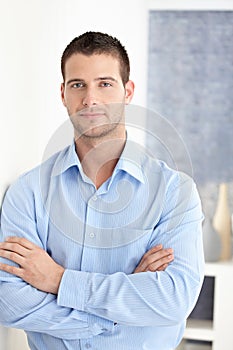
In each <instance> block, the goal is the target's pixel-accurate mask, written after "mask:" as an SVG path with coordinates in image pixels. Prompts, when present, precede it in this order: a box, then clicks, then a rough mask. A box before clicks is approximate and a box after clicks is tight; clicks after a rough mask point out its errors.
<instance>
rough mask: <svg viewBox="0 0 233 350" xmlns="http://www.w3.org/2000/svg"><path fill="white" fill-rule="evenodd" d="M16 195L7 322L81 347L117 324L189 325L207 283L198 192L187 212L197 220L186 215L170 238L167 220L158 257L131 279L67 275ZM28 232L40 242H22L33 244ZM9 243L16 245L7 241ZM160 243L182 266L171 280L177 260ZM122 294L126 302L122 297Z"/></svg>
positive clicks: (2, 288) (1, 294)
mask: <svg viewBox="0 0 233 350" xmlns="http://www.w3.org/2000/svg"><path fill="white" fill-rule="evenodd" d="M13 192H14V191H13V190H12V191H10V192H9V193H8V195H7V196H6V199H5V202H4V206H3V216H2V241H3V242H2V243H1V247H0V255H1V256H2V257H3V259H2V263H1V265H0V269H1V272H0V300H1V303H0V322H2V323H4V324H5V325H6V326H11V327H16V328H23V329H25V330H28V331H36V332H40V333H46V334H49V335H52V336H55V337H58V338H62V339H77V338H88V337H91V336H94V335H97V334H101V333H103V332H105V331H106V330H109V331H111V329H112V327H113V324H114V321H115V322H118V323H122V324H127V325H131V326H150V325H153V326H155V327H156V326H157V325H168V326H169V325H173V324H177V323H179V322H181V321H183V320H184V319H185V317H186V316H187V315H188V313H189V312H190V311H191V308H192V307H193V305H194V303H195V300H196V298H197V296H198V293H199V290H200V286H201V282H202V278H203V271H202V269H203V266H202V265H203V257H202V255H201V254H202V249H201V239H202V238H201V221H202V214H201V210H200V204H199V200H198V197H197V196H196V192H195V189H194V193H193V197H194V198H193V200H192V202H191V203H190V206H189V208H187V212H188V213H189V215H187V216H186V215H184V218H183V221H182V223H181V224H180V225H179V226H177V227H176V228H175V229H174V230H172V232H170V233H169V236H168V235H165V234H164V232H166V227H167V225H166V215H168V214H166V213H164V217H163V221H161V224H160V225H159V227H158V230H157V232H156V235H155V237H156V239H154V240H152V241H151V243H150V244H151V246H150V250H149V251H148V252H147V253H146V254H145V255H144V256H143V257H142V259H141V261H140V263H139V265H138V266H137V267H135V270H134V271H133V273H132V274H130V275H126V274H125V273H123V272H118V273H114V274H112V275H104V274H100V273H88V272H83V271H75V270H69V269H66V270H64V268H63V267H62V266H60V265H58V264H57V263H56V262H55V261H54V260H53V259H51V257H50V256H49V255H48V254H47V253H46V251H45V250H44V249H43V245H42V244H41V242H40V240H39V239H38V234H37V229H36V224H35V222H34V221H33V220H32V217H30V215H29V214H28V215H26V214H25V213H26V212H27V210H28V209H25V208H23V207H22V205H25V204H22V203H25V201H27V198H22V196H21V197H20V195H19V200H18V201H15V200H14V203H13V201H12V198H11V196H12V195H13V194H14V193H13ZM18 194H19V192H18ZM28 196H29V194H28ZM26 197H27V195H26ZM168 200H169V199H168ZM29 201H30V200H29ZM30 204H31V203H30ZM28 207H30V206H29V205H28ZM10 209H11V210H12V209H14V210H17V214H18V215H17V217H19V216H21V217H22V218H23V220H21V221H17V220H16V218H15V217H14V216H10V215H9V214H8V213H10V212H11V210H10ZM22 221H24V222H26V223H27V226H25V225H22V224H21V222H22ZM26 227H27V230H28V232H29V234H30V237H31V241H32V242H29V241H28V240H26V239H24V238H19V237H15V233H16V232H17V230H18V231H19V236H21V237H26V235H25V232H26ZM187 232H188V237H187ZM8 235H10V236H11V238H9V239H8V240H6V237H7V236H8ZM188 241H191V244H188V243H187V242H188ZM158 242H161V245H162V246H165V247H169V246H170V247H173V248H174V251H175V260H174V262H173V263H172V264H171V265H170V266H169V267H168V268H167V269H166V270H165V271H164V272H163V271H162V272H161V271H160V270H163V269H164V268H166V266H167V264H168V263H169V262H170V261H171V260H172V259H173V253H172V251H171V250H166V249H165V250H163V249H162V246H157V244H158ZM187 248H188V249H187ZM4 259H9V261H8V262H6V261H5V260H4ZM154 271H156V272H154ZM142 272H144V273H142ZM119 290H121V296H120V297H117V295H118V292H119ZM25 298H26V299H25ZM103 300H104V303H105V304H104V305H103ZM126 301H127V302H126Z"/></svg>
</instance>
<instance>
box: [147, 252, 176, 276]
mask: <svg viewBox="0 0 233 350" xmlns="http://www.w3.org/2000/svg"><path fill="white" fill-rule="evenodd" d="M173 260H174V255H173V254H169V255H167V256H165V257H164V258H162V259H160V260H157V261H155V262H154V263H152V264H150V265H149V266H148V267H147V271H152V272H155V271H158V269H159V268H161V267H162V266H163V265H165V264H169V263H170V262H171V261H173Z"/></svg>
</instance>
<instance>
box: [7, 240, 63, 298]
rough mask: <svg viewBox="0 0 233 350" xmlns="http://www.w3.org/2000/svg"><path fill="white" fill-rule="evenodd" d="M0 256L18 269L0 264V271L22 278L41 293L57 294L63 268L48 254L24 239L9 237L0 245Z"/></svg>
mask: <svg viewBox="0 0 233 350" xmlns="http://www.w3.org/2000/svg"><path fill="white" fill-rule="evenodd" d="M0 256H1V257H3V258H6V259H9V260H11V261H13V262H15V263H16V264H18V265H19V267H16V266H11V265H7V264H0V269H1V270H3V271H5V272H8V273H11V274H13V275H16V276H18V277H20V278H22V279H23V280H24V281H25V282H27V283H29V284H30V285H31V286H33V287H35V288H37V289H39V290H42V291H43V292H47V293H53V294H57V292H58V288H59V285H60V282H61V278H62V275H63V273H64V271H65V270H64V268H63V267H62V266H60V265H58V264H57V263H56V262H55V261H54V260H53V259H52V258H51V257H50V256H49V255H48V253H47V252H46V251H45V250H43V249H41V248H40V247H38V246H36V245H35V244H33V243H31V242H30V241H28V240H27V239H25V238H19V237H9V238H7V239H6V241H5V242H3V243H0Z"/></svg>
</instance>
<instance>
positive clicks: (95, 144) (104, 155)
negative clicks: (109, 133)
mask: <svg viewBox="0 0 233 350" xmlns="http://www.w3.org/2000/svg"><path fill="white" fill-rule="evenodd" d="M125 142H126V136H125V130H124V132H123V133H122V134H121V135H119V136H118V137H114V138H109V139H107V138H104V139H101V138H93V139H91V138H85V137H84V138H82V137H80V138H77V139H76V140H75V145H76V153H77V154H78V156H79V159H80V161H81V164H82V168H83V171H84V173H85V174H86V175H87V176H88V177H89V178H90V179H91V180H92V181H93V183H94V184H95V186H96V188H99V187H100V186H101V185H102V184H103V183H104V182H105V181H106V180H107V179H108V178H109V177H111V175H112V173H113V171H114V169H115V166H116V164H117V162H118V159H119V158H120V155H121V153H122V151H123V148H124V146H125Z"/></svg>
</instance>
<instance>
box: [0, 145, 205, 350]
mask: <svg viewBox="0 0 233 350" xmlns="http://www.w3.org/2000/svg"><path fill="white" fill-rule="evenodd" d="M202 219H203V215H202V210H201V204H200V199H199V196H198V193H197V190H196V186H195V184H194V183H193V181H192V180H191V178H189V177H188V176H187V175H185V174H183V173H179V172H177V171H174V170H172V169H170V168H168V167H167V166H166V164H164V163H163V162H161V161H158V160H155V159H153V158H151V157H150V156H148V155H147V154H146V152H144V150H143V149H142V148H141V147H140V146H138V145H136V144H135V143H134V142H132V141H129V140H128V141H127V143H126V146H125V148H124V151H123V153H122V155H121V158H120V159H119V161H118V163H117V166H116V168H115V170H114V173H113V175H112V176H111V178H109V179H108V180H107V181H106V182H105V183H103V185H102V186H101V187H100V188H99V189H98V190H96V188H95V186H94V184H93V183H92V181H91V180H90V179H89V178H88V177H87V176H86V175H85V174H84V172H83V170H82V166H81V164H80V161H79V159H78V157H77V155H76V152H75V147H74V145H71V146H69V147H67V148H65V149H64V150H63V151H61V152H59V153H57V154H55V155H54V156H52V157H51V158H49V159H48V160H47V161H46V162H44V163H43V164H42V165H41V166H38V167H37V168H35V169H33V170H31V171H29V172H28V173H26V174H24V175H22V176H21V177H20V178H19V179H18V180H17V181H16V182H15V183H14V184H13V185H12V186H11V187H10V189H9V190H8V192H7V194H6V196H5V199H4V203H3V206H2V213H1V240H4V239H5V237H7V236H10V235H18V236H22V237H25V238H27V239H29V240H30V241H32V242H34V243H35V244H37V245H39V246H40V247H42V248H43V249H45V250H46V251H47V252H48V253H49V254H50V255H51V256H52V258H53V259H54V260H55V261H56V262H57V263H59V264H60V265H62V266H63V267H65V269H66V270H65V273H64V275H63V278H62V281H61V284H60V288H59V292H58V295H57V296H56V295H53V294H48V293H44V292H42V291H39V290H37V289H35V288H33V287H31V286H30V285H28V284H27V283H26V282H24V281H23V280H21V279H20V278H18V277H15V276H13V275H9V274H7V273H5V272H2V271H0V322H1V323H2V324H4V325H5V326H9V327H14V328H22V329H24V330H25V331H26V333H27V336H28V341H29V345H30V348H31V349H33V350H55V349H56V350H61V349H62V350H63V349H69V350H78V349H82V350H86V349H90V350H91V349H93V350H94V349H95V350H103V349H106V350H109V349H112V350H124V349H125V350H130V349H132V350H142V349H147V350H172V349H175V348H176V346H177V344H178V343H179V341H180V340H181V338H182V335H183V331H184V327H185V319H186V318H187V316H188V314H189V313H190V311H191V310H192V308H193V306H194V304H195V302H196V300H197V297H198V294H199V292H200V288H201V284H202V281H203V271H204V259H203V249H202V230H201V226H202ZM159 243H161V244H163V246H164V247H165V248H169V247H172V248H173V249H174V255H175V259H174V262H172V263H171V264H170V265H169V267H168V268H167V269H166V270H165V271H162V272H142V273H136V274H133V271H134V269H135V268H136V266H137V264H138V263H139V261H140V259H141V258H142V256H143V255H144V254H145V252H146V251H148V250H149V249H150V248H152V247H153V246H155V245H157V244H159ZM2 260H3V261H4V259H1V261H2ZM7 262H8V263H11V264H13V263H12V262H9V261H7Z"/></svg>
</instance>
